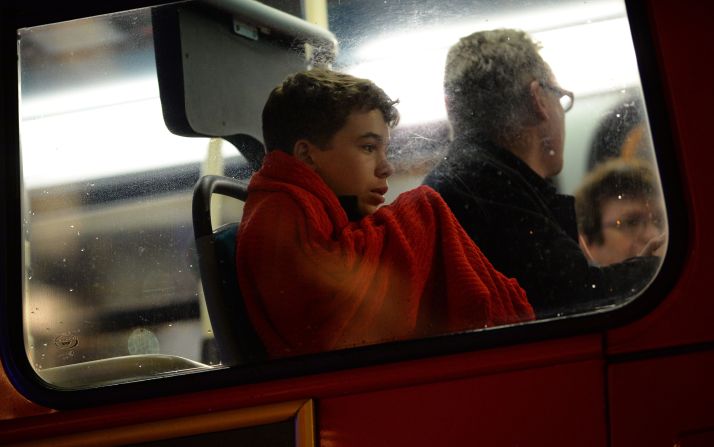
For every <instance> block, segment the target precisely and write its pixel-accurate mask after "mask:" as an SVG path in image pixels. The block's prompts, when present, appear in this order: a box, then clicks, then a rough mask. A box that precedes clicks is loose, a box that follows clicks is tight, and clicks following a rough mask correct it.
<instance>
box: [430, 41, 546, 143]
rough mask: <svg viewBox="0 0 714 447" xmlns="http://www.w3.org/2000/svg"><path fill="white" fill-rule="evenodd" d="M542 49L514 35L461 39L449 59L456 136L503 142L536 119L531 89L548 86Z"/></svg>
mask: <svg viewBox="0 0 714 447" xmlns="http://www.w3.org/2000/svg"><path fill="white" fill-rule="evenodd" d="M539 50H540V45H539V44H537V43H535V42H534V41H533V40H532V39H531V38H530V36H529V35H528V34H526V33H525V32H523V31H520V30H514V29H498V30H491V31H479V32H476V33H473V34H471V35H469V36H466V37H463V38H461V40H459V42H458V43H456V44H455V45H454V46H452V47H451V49H450V50H449V54H448V56H447V58H446V70H445V74H444V92H445V94H446V108H447V112H448V116H449V121H450V123H451V126H452V129H453V132H454V134H456V135H460V134H469V135H471V136H475V137H476V138H478V139H480V140H488V141H492V142H493V141H499V140H501V139H502V138H504V137H506V136H513V135H517V134H519V133H520V131H521V129H522V127H523V125H524V124H525V122H526V120H528V119H529V117H530V116H531V109H530V106H529V104H530V101H529V100H528V95H529V84H530V82H531V81H533V80H537V81H542V82H548V81H549V78H550V76H551V72H550V68H549V67H548V64H546V63H545V61H543V59H542V58H541V56H540V54H539V53H538V51H539Z"/></svg>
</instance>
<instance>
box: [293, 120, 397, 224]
mask: <svg viewBox="0 0 714 447" xmlns="http://www.w3.org/2000/svg"><path fill="white" fill-rule="evenodd" d="M388 145H389V127H388V126H387V124H386V123H385V122H384V117H383V116H382V112H380V111H379V110H377V109H375V110H371V111H369V112H353V113H351V114H350V115H349V116H348V117H347V121H346V123H345V125H344V126H343V127H342V128H341V129H340V130H338V131H337V132H336V133H335V134H334V135H333V136H332V138H331V139H330V140H329V141H328V142H327V145H326V146H325V147H323V148H319V147H317V146H315V145H313V144H309V143H308V146H309V149H307V150H308V154H309V160H308V161H307V163H308V165H310V166H311V167H312V168H313V169H314V170H315V172H316V173H317V174H318V175H319V176H320V177H322V179H323V180H324V181H325V183H327V186H329V187H330V189H332V191H334V193H335V194H336V195H337V196H355V197H357V208H358V210H359V212H360V213H361V214H362V215H363V216H366V215H368V214H372V213H374V212H375V211H377V208H378V207H379V206H380V205H382V204H383V203H384V194H385V193H386V192H387V177H389V176H390V175H392V173H393V172H394V168H393V167H392V165H391V164H390V163H389V162H388V161H387V147H388Z"/></svg>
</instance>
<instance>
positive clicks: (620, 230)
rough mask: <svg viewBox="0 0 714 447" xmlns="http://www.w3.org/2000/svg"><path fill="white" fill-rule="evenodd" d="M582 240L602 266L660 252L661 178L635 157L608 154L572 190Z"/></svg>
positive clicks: (663, 223)
mask: <svg viewBox="0 0 714 447" xmlns="http://www.w3.org/2000/svg"><path fill="white" fill-rule="evenodd" d="M575 212H576V214H577V216H578V231H579V233H580V245H581V247H582V248H583V251H584V252H585V253H586V254H587V255H588V257H589V258H590V260H591V261H592V262H593V263H594V264H596V265H600V266H606V265H611V264H616V263H618V262H624V261H625V260H627V259H630V258H634V257H636V256H641V255H642V254H643V253H649V252H654V253H655V254H657V255H660V256H661V255H662V254H664V250H665V248H666V244H664V243H663V244H662V245H660V246H659V247H658V248H657V249H656V250H652V248H651V244H653V241H655V242H654V243H659V241H660V239H665V236H664V235H665V234H666V233H667V222H666V220H665V218H664V205H663V203H662V196H661V193H660V190H659V182H658V181H657V177H656V176H655V174H654V172H653V171H652V169H651V168H650V167H649V165H648V164H647V163H646V162H644V161H642V160H638V159H631V160H623V159H622V158H613V159H610V160H608V161H606V162H604V163H602V164H600V165H598V167H596V168H595V170H593V171H592V172H591V173H590V174H589V175H588V176H587V177H586V178H585V180H584V181H583V184H582V185H581V186H580V188H578V190H577V191H576V193H575Z"/></svg>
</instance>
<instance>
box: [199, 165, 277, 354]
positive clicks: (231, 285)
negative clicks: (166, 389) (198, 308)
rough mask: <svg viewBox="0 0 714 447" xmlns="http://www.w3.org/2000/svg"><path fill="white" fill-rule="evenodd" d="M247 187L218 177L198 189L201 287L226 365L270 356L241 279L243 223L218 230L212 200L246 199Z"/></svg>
mask: <svg viewBox="0 0 714 447" xmlns="http://www.w3.org/2000/svg"><path fill="white" fill-rule="evenodd" d="M247 189H248V188H247V184H246V183H245V182H243V181H240V180H235V179H232V178H229V177H222V176H216V175H206V176H203V177H201V178H200V179H199V180H198V182H197V183H196V186H195V188H194V191H193V207H192V212H193V231H194V237H195V239H196V249H197V252H198V262H199V268H200V271H201V283H202V287H203V293H204V296H205V299H206V308H207V309H208V315H209V317H210V319H211V327H212V330H213V335H214V337H215V340H216V344H217V345H218V350H219V351H220V358H221V362H222V363H223V364H229V365H231V364H238V363H247V362H256V361H260V360H263V359H265V358H266V353H265V347H264V346H263V343H262V342H261V340H260V338H259V337H258V335H257V333H256V332H255V329H254V328H253V325H252V323H251V322H250V319H249V318H248V314H247V311H246V309H245V304H244V303H243V299H242V296H241V293H240V287H239V286H238V278H237V275H236V263H235V257H236V250H235V244H236V235H237V232H238V223H237V222H234V223H228V224H225V225H223V226H221V227H220V228H218V229H216V230H215V231H214V230H213V226H212V223H211V210H210V207H211V196H212V195H213V194H221V195H225V196H228V197H233V198H235V199H239V200H243V201H245V199H246V197H247V195H248V190H247Z"/></svg>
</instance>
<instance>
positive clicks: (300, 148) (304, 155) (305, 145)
mask: <svg viewBox="0 0 714 447" xmlns="http://www.w3.org/2000/svg"><path fill="white" fill-rule="evenodd" d="M314 149H315V145H314V144H312V143H310V142H309V141H308V140H305V139H301V140H297V141H296V142H295V145H294V146H293V156H294V157H295V158H297V159H298V160H300V161H301V162H303V163H305V164H306V165H308V166H309V167H310V168H311V169H313V170H314V169H316V168H317V166H316V165H315V160H313V159H312V152H313V150H314Z"/></svg>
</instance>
